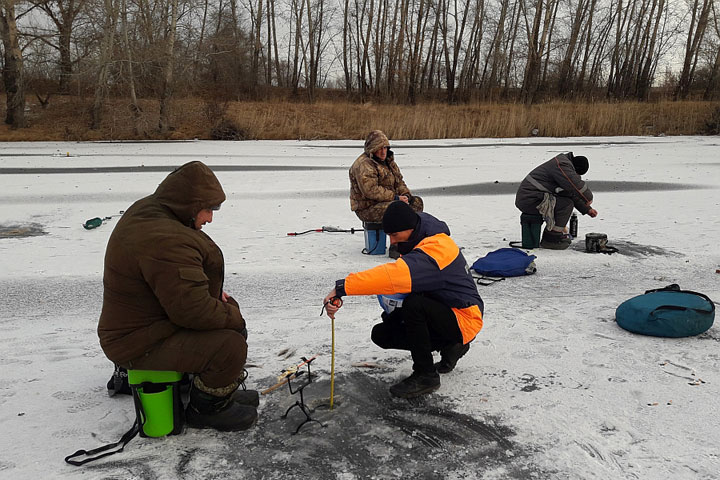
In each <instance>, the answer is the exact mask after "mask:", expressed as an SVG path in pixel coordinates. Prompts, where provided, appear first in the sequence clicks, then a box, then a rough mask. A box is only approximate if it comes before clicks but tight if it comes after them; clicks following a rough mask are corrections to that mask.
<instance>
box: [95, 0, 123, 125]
mask: <svg viewBox="0 0 720 480" xmlns="http://www.w3.org/2000/svg"><path fill="white" fill-rule="evenodd" d="M103 6H104V12H105V22H104V24H103V34H102V40H101V43H100V54H99V57H98V70H97V74H96V79H95V99H94V100H93V106H92V111H91V113H90V116H91V120H90V128H92V129H93V130H96V129H98V128H100V125H101V123H102V113H103V106H104V103H105V97H106V95H107V86H108V85H107V83H108V82H107V80H108V73H109V70H110V62H111V61H112V54H113V49H114V47H115V32H116V30H117V20H118V14H119V10H120V9H119V6H120V1H119V0H114V1H113V0H104V2H103Z"/></svg>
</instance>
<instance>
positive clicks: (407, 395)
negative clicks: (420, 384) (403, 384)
mask: <svg viewBox="0 0 720 480" xmlns="http://www.w3.org/2000/svg"><path fill="white" fill-rule="evenodd" d="M439 388H440V384H437V385H433V386H430V387H426V388H424V389H422V390H418V391H415V392H394V391H393V388H392V387H390V393H391V394H392V395H393V396H395V397H397V398H415V397H420V396H422V395H427V394H428V393H432V392H434V391H436V390H438V389H439Z"/></svg>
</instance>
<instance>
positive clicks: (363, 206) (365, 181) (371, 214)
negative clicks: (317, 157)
mask: <svg viewBox="0 0 720 480" xmlns="http://www.w3.org/2000/svg"><path fill="white" fill-rule="evenodd" d="M395 200H402V201H403V202H405V203H407V204H408V205H410V206H411V207H412V209H413V210H415V211H416V212H422V210H423V201H422V198H420V197H417V196H414V195H412V194H411V193H410V189H409V188H408V187H407V185H405V182H404V181H403V176H402V174H401V173H400V168H398V166H397V163H395V158H394V155H393V152H392V151H390V142H389V141H388V138H387V137H386V136H385V134H384V133H383V132H381V131H380V130H373V131H372V132H370V134H369V135H368V136H367V139H366V140H365V151H364V152H363V154H362V155H360V156H359V157H358V158H357V160H355V162H354V163H353V164H352V166H351V167H350V209H351V210H352V211H353V212H355V214H356V215H357V216H358V218H359V219H360V220H362V221H363V222H373V223H380V222H382V217H383V214H384V213H385V210H386V209H387V207H388V205H390V203H392V202H393V201H395Z"/></svg>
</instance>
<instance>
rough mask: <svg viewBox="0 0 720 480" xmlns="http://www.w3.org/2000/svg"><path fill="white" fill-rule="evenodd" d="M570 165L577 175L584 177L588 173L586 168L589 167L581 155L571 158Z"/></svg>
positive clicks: (586, 160)
mask: <svg viewBox="0 0 720 480" xmlns="http://www.w3.org/2000/svg"><path fill="white" fill-rule="evenodd" d="M572 164H573V167H575V171H576V172H577V174H578V175H585V174H586V173H587V171H588V168H589V167H590V164H589V163H588V159H587V158H586V157H583V156H582V155H578V156H577V157H572Z"/></svg>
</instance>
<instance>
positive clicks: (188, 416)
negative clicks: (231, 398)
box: [185, 410, 258, 432]
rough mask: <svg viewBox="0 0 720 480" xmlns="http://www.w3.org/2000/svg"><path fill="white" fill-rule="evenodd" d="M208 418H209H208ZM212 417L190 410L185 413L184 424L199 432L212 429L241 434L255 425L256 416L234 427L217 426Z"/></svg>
mask: <svg viewBox="0 0 720 480" xmlns="http://www.w3.org/2000/svg"><path fill="white" fill-rule="evenodd" d="M208 417H210V418H208ZM211 417H212V415H202V414H196V413H194V412H192V411H190V410H188V411H186V412H185V424H186V425H187V426H188V427H189V428H196V429H199V430H207V429H213V430H217V431H219V432H241V431H243V430H248V429H249V428H250V427H252V426H253V425H255V423H257V419H258V415H257V413H256V414H255V416H254V417H253V418H252V419H250V421H246V422H243V423H236V424H234V425H217V424H215V423H214V422H213V421H212V418H211Z"/></svg>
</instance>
